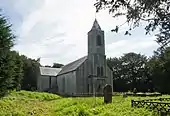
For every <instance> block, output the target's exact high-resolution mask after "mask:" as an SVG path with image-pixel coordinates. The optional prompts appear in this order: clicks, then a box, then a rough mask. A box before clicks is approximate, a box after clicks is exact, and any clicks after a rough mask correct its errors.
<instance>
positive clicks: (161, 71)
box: [148, 47, 170, 93]
mask: <svg viewBox="0 0 170 116" xmlns="http://www.w3.org/2000/svg"><path fill="white" fill-rule="evenodd" d="M148 66H149V69H150V74H151V75H150V76H151V78H152V80H153V85H154V88H156V90H157V91H159V92H162V93H170V92H169V89H170V85H169V82H170V78H169V77H170V47H167V48H166V49H165V51H164V52H161V53H157V52H156V53H155V55H154V56H153V57H151V58H150V61H149V65H148Z"/></svg>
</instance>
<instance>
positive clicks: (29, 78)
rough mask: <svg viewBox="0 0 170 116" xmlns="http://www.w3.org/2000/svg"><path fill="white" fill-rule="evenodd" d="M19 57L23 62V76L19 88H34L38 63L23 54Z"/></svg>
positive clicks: (35, 86)
mask: <svg viewBox="0 0 170 116" xmlns="http://www.w3.org/2000/svg"><path fill="white" fill-rule="evenodd" d="M21 59H22V61H23V64H24V66H23V70H24V76H23V79H22V82H21V88H22V89H24V90H29V91H31V90H36V89H37V77H38V73H39V66H40V63H39V62H38V61H37V60H34V59H31V58H27V57H26V56H24V55H22V56H21Z"/></svg>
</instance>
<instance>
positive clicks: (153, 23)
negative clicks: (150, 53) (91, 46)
mask: <svg viewBox="0 0 170 116" xmlns="http://www.w3.org/2000/svg"><path fill="white" fill-rule="evenodd" d="M96 1H97V2H96V3H95V7H96V12H99V11H100V10H102V9H108V10H109V13H112V15H113V17H121V16H125V17H126V22H125V23H128V24H129V29H128V30H127V31H126V32H125V35H131V33H130V31H132V30H133V29H135V28H136V27H139V26H140V24H141V23H142V22H146V26H145V30H146V34H149V33H150V32H152V31H155V30H156V29H159V33H157V34H156V36H157V38H156V42H157V43H158V44H159V45H160V46H161V47H160V48H161V50H164V48H165V47H166V46H168V45H169V43H170V33H169V32H170V0H96ZM120 26H122V25H120ZM120 26H118V25H117V26H116V28H115V29H112V31H115V32H118V29H119V27H120Z"/></svg>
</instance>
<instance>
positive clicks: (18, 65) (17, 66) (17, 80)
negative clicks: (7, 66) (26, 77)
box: [11, 51, 23, 90]
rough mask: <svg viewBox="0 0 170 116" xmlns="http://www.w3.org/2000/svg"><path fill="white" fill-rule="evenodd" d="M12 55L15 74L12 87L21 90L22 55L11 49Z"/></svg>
mask: <svg viewBox="0 0 170 116" xmlns="http://www.w3.org/2000/svg"><path fill="white" fill-rule="evenodd" d="M11 55H12V58H13V61H14V66H13V69H14V71H15V72H14V74H13V86H12V88H15V89H17V90H20V89H21V88H20V86H21V85H20V84H21V80H22V79H23V61H22V59H21V56H20V55H19V53H18V52H16V51H11Z"/></svg>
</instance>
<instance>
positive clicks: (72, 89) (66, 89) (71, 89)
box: [57, 71, 76, 95]
mask: <svg viewBox="0 0 170 116" xmlns="http://www.w3.org/2000/svg"><path fill="white" fill-rule="evenodd" d="M57 85H58V93H59V94H67V95H72V93H76V72H75V71H73V72H69V73H66V74H63V75H59V76H57Z"/></svg>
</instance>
